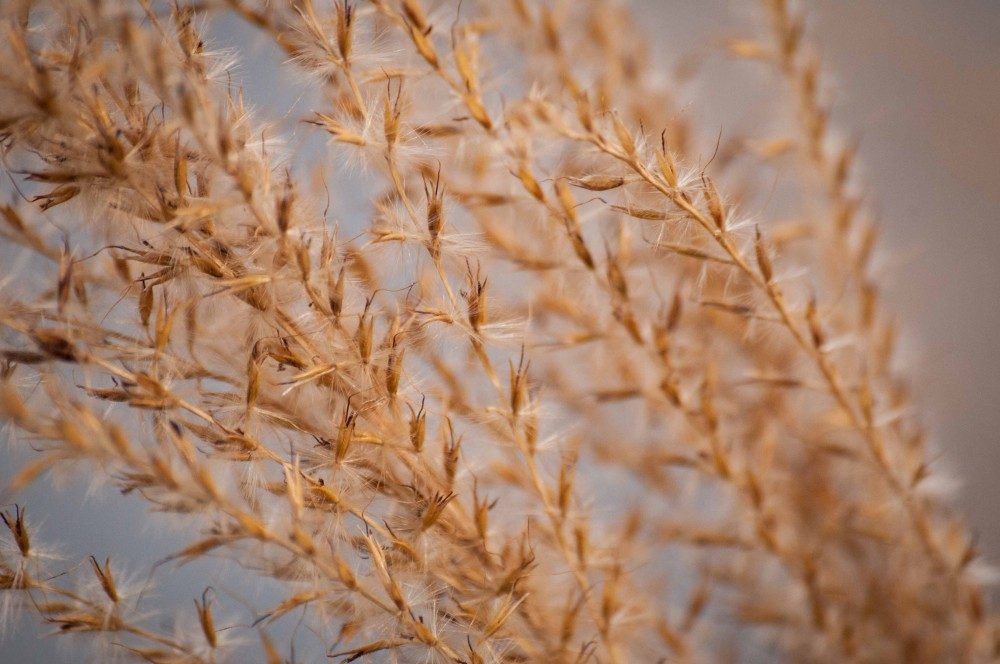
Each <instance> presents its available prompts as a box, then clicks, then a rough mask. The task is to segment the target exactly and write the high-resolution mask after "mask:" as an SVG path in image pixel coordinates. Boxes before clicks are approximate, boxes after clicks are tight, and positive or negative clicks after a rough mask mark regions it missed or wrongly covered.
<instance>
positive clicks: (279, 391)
mask: <svg viewBox="0 0 1000 664" xmlns="http://www.w3.org/2000/svg"><path fill="white" fill-rule="evenodd" d="M766 6H767V10H768V12H769V16H770V18H771V26H770V27H771V31H770V33H769V34H770V37H767V38H761V39H759V40H758V39H735V40H733V41H731V42H729V44H728V46H729V50H730V51H731V52H732V53H733V54H735V55H736V56H737V57H739V58H744V59H753V60H761V61H763V62H764V63H769V64H770V65H772V66H773V68H774V71H775V73H776V74H778V75H779V76H777V77H776V82H775V83H774V85H775V88H776V90H780V89H782V88H783V87H784V86H782V84H781V83H780V80H782V79H783V80H785V81H787V83H788V87H791V89H792V91H793V93H794V94H793V96H792V98H793V99H794V100H796V101H795V104H796V108H797V111H798V115H799V117H800V119H801V122H800V125H801V130H800V131H798V132H792V133H793V135H792V136H778V137H768V136H763V137H755V138H753V139H746V140H741V141H737V142H736V143H735V144H729V145H727V147H726V148H725V149H723V150H721V151H720V154H719V159H718V160H717V161H715V162H714V163H712V164H711V165H703V166H699V165H696V163H697V158H696V156H695V155H693V154H692V149H691V146H690V138H689V137H690V135H691V134H692V128H691V127H689V126H688V124H687V123H688V122H690V121H691V118H688V117H684V116H682V115H680V114H678V113H676V109H675V108H674V106H673V102H672V99H671V96H670V94H669V93H668V91H666V90H664V89H662V88H659V87H658V86H657V85H656V84H655V83H654V82H653V81H654V77H652V76H650V75H649V72H650V71H651V70H652V67H653V65H652V63H651V62H650V61H649V60H648V58H647V56H646V54H645V50H644V47H643V46H642V43H641V39H639V38H638V37H637V30H636V28H635V26H634V25H633V24H632V23H631V22H630V20H629V17H628V16H627V14H626V13H624V12H623V10H622V9H621V8H620V7H619V6H618V5H617V3H614V2H607V1H603V0H584V1H581V2H559V1H557V2H552V3H534V2H527V1H526V0H497V1H496V2H494V1H491V0H490V1H488V0H480V1H479V2H471V1H469V0H467V1H466V2H465V3H464V4H462V5H459V3H457V2H450V1H449V2H438V3H431V2H429V1H427V0H367V1H363V0H357V1H356V2H351V1H349V0H339V1H337V2H319V1H318V0H315V1H314V0H297V1H294V2H293V1H286V0H281V1H278V2H274V1H270V2H268V1H257V0H227V1H223V0H219V1H217V2H215V1H213V2H207V3H194V4H190V5H187V4H182V3H178V4H177V5H170V6H168V5H167V4H166V3H162V4H161V3H154V2H145V1H143V0H136V1H135V2H110V1H107V0H106V1H103V2H100V1H92V0H86V1H85V0H71V1H69V2H66V1H59V2H56V1H51V2H47V1H44V0H11V1H10V2H6V3H4V5H3V10H2V16H0V20H2V23H0V27H2V30H3V34H4V39H3V46H2V47H0V140H2V145H3V152H4V168H5V172H6V173H7V174H8V175H9V176H10V177H11V181H12V182H14V183H15V186H16V188H17V191H18V193H19V194H20V200H18V202H12V203H10V204H6V205H4V206H3V208H2V213H3V223H4V225H3V229H2V231H0V232H2V243H3V244H2V250H3V254H2V255H3V256H4V260H5V261H6V262H7V265H8V266H10V267H5V273H6V274H5V275H4V277H5V282H4V286H3V289H2V290H0V340H2V348H0V354H2V357H3V365H2V376H3V380H2V384H0V413H2V417H3V418H4V420H5V421H7V422H9V423H10V425H11V426H12V428H13V429H14V430H15V431H16V432H17V433H16V434H15V435H14V436H13V437H12V445H13V446H14V447H27V446H28V445H29V444H30V445H31V448H32V449H33V450H35V451H34V452H33V453H32V456H31V457H29V459H30V460H29V461H28V462H27V463H25V464H24V465H23V467H22V468H21V469H20V470H19V472H18V473H17V475H16V476H15V477H14V479H13V482H12V486H11V487H10V489H11V490H12V491H18V490H20V489H22V488H24V487H25V486H26V485H28V484H30V483H32V482H35V481H38V478H39V476H40V475H42V474H44V473H47V472H50V471H52V472H58V471H60V470H61V471H62V472H68V473H70V474H82V473H88V474H93V475H95V476H97V477H101V478H104V479H105V480H106V481H107V482H110V483H112V484H114V485H115V486H116V487H117V488H119V489H120V490H121V491H122V492H125V493H136V494H139V495H141V496H142V498H143V499H144V500H145V501H148V503H149V504H150V506H151V507H153V508H154V509H156V510H159V511H166V512H172V513H177V514H182V515H188V516H189V517H190V518H191V521H192V522H194V523H196V524H197V525H198V527H199V528H200V533H201V534H200V536H199V537H198V538H197V539H195V540H194V541H191V542H185V543H184V544H183V545H182V546H181V548H180V549H179V550H178V551H176V552H175V553H174V554H173V555H171V556H170V558H169V559H168V560H166V561H160V563H166V568H167V569H166V570H161V571H160V572H159V582H160V583H169V574H170V569H171V568H172V567H173V566H176V565H178V564H181V563H185V562H188V561H191V560H195V559H199V558H202V557H206V556H217V557H220V556H221V557H224V558H229V559H231V560H233V562H234V564H236V563H237V562H238V563H239V564H240V565H242V566H243V567H244V571H243V573H244V574H246V575H252V576H254V577H255V578H261V579H264V578H269V579H273V580H275V581H276V582H277V584H278V587H280V588H281V589H282V595H281V597H280V598H279V599H277V600H276V602H275V604H274V605H272V606H270V607H261V611H260V614H259V615H260V617H259V618H258V620H257V621H256V622H254V623H253V624H252V625H245V626H244V627H242V628H235V630H234V631H236V632H238V631H239V630H240V629H242V630H243V632H245V633H247V632H252V631H254V630H256V631H259V632H260V636H259V638H258V637H257V636H254V638H253V639H252V640H248V639H243V641H244V642H243V643H240V636H236V637H232V636H231V635H230V634H229V632H228V631H222V630H221V625H222V623H221V622H220V620H219V619H218V617H217V613H218V612H219V611H220V610H222V609H220V607H221V606H223V605H224V603H225V599H224V598H223V597H221V596H219V595H218V594H217V593H215V592H214V591H212V590H211V589H206V590H205V592H204V594H202V595H201V596H200V597H198V598H197V599H196V600H195V602H194V608H193V613H192V607H191V606H190V604H188V605H187V606H186V607H178V610H179V611H181V612H186V613H187V614H189V616H190V618H191V619H192V622H191V623H190V624H192V625H196V626H197V627H196V628H195V629H194V630H193V631H192V630H188V631H186V632H185V631H174V630H170V629H168V630H165V631H164V630H162V629H161V628H162V625H163V623H162V621H158V620H156V619H153V617H150V616H143V615H140V614H138V613H137V612H135V611H133V610H131V609H130V605H129V602H132V601H134V600H133V599H129V598H127V597H126V595H125V594H124V593H123V592H122V590H121V588H120V582H119V577H120V573H119V563H118V562H116V560H115V559H114V558H112V559H111V560H105V561H104V562H103V563H102V562H100V561H99V560H98V559H97V558H95V557H91V558H90V559H89V563H88V564H87V565H84V566H79V567H78V568H76V570H75V571H74V574H76V575H84V574H92V575H93V578H94V580H96V583H94V584H91V585H90V586H84V587H85V590H79V589H78V588H77V586H74V585H72V584H71V583H70V582H69V581H66V579H64V578H60V577H54V576H53V574H54V572H55V571H57V570H54V569H53V568H52V563H51V562H49V561H46V560H45V559H44V558H43V557H41V556H39V555H38V553H37V549H36V548H35V547H34V542H33V540H32V539H31V536H30V532H31V523H30V520H26V519H25V512H24V511H23V510H22V509H21V508H14V509H13V510H8V511H7V512H5V513H4V515H3V521H4V523H5V524H6V527H7V529H8V530H9V531H10V537H9V538H8V539H9V542H10V544H11V545H10V546H7V547H5V548H4V549H3V550H2V556H3V557H2V558H0V585H2V587H3V588H4V592H5V593H17V594H18V595H19V596H20V597H22V599H25V600H26V601H24V602H22V603H21V604H19V606H23V607H24V608H25V610H29V609H30V610H35V611H37V613H38V614H39V615H40V617H41V618H42V619H43V620H44V621H46V622H47V623H50V624H52V625H54V626H55V627H57V628H58V629H59V630H60V631H63V632H88V633H92V634H94V636H95V639H101V638H104V639H107V640H108V642H109V643H112V644H114V647H115V650H116V651H118V652H120V653H122V654H124V655H127V656H131V657H135V658H137V659H139V660H146V661H152V662H212V661H223V660H227V661H266V662H281V661H285V658H288V657H291V656H292V655H291V654H290V653H292V652H293V650H292V649H291V648H290V645H291V643H282V642H280V641H279V640H278V639H276V638H272V636H269V631H271V630H272V628H274V626H275V625H277V624H278V623H279V621H282V620H289V621H290V620H291V618H286V616H291V615H293V614H294V616H298V617H299V619H300V620H302V621H305V622H306V623H308V625H309V629H310V630H311V631H312V633H313V634H314V635H316V636H317V637H318V638H319V639H320V640H321V641H322V642H323V644H324V647H325V648H328V651H327V654H329V655H331V656H333V657H336V658H340V659H343V660H345V661H351V660H357V659H372V660H373V661H382V660H385V661H442V662H444V661H449V662H469V663H478V662H507V661H509V662H538V661H552V662H577V661H602V662H605V661H606V662H641V661H661V660H664V659H665V660H668V661H716V660H718V659H723V658H725V657H727V656H729V657H733V658H739V657H740V656H745V655H746V653H748V652H753V651H754V649H757V651H763V652H769V653H772V654H773V655H774V656H778V653H784V655H785V656H787V657H789V658H792V659H797V660H805V661H837V662H840V661H871V662H874V661H908V662H915V661H981V660H986V659H989V658H991V657H992V656H994V655H995V654H996V651H997V647H998V643H1000V642H998V638H997V632H996V624H995V621H994V620H993V618H992V617H991V615H990V614H989V613H988V611H987V609H986V608H985V607H984V600H983V596H982V595H983V591H982V589H981V588H980V585H979V582H978V580H977V577H976V576H975V574H974V568H973V563H974V561H975V559H976V552H975V550H974V547H973V543H972V542H971V541H970V538H969V536H968V534H967V533H966V531H965V529H964V528H963V527H962V526H961V525H960V523H959V522H958V521H957V520H956V518H955V517H954V516H953V515H952V514H950V513H949V511H948V510H947V508H946V506H944V505H942V504H941V502H940V500H939V499H937V498H935V497H934V496H933V494H932V493H931V492H929V491H926V490H925V489H924V487H925V484H926V480H927V477H928V474H929V469H928V454H927V452H926V450H925V448H924V434H923V432H922V430H921V428H920V425H919V422H917V421H916V418H915V416H914V414H913V413H912V412H911V409H910V408H909V407H908V404H909V401H908V396H907V390H906V387H905V385H904V384H903V383H902V382H901V380H900V379H899V377H898V376H897V375H895V374H894V373H893V367H892V362H891V357H892V345H893V329H892V322H891V319H890V318H889V317H888V316H887V314H886V313H885V312H884V310H883V308H882V304H881V300H880V298H879V291H878V285H877V283H876V282H875V281H874V280H873V278H872V276H871V269H870V267H871V266H870V263H871V256H872V250H873V246H874V237H875V232H874V227H873V226H872V224H871V221H870V219H868V217H867V216H866V214H865V212H864V209H863V206H862V205H861V202H860V199H859V196H858V194H857V193H856V192H857V186H856V183H854V181H853V180H854V177H853V174H852V166H853V158H854V149H853V146H843V145H838V144H837V142H836V141H834V140H833V139H832V138H831V137H830V136H829V135H828V130H827V119H828V111H827V109H826V108H825V107H824V105H823V102H822V96H821V94H820V92H819V88H818V78H819V75H818V71H817V66H816V64H815V62H814V61H813V60H812V58H811V57H810V55H809V51H808V49H807V48H806V47H805V45H804V44H803V42H802V35H803V30H802V22H801V19H800V17H798V16H797V15H795V14H794V13H792V12H791V11H790V10H789V9H788V8H787V7H786V6H785V5H784V3H783V2H781V1H780V0H775V1H772V2H768V3H766ZM209 18H212V19H214V20H219V19H220V18H227V20H239V21H244V22H247V23H248V24H250V25H252V26H254V28H255V29H257V30H258V31H259V32H260V33H261V34H262V35H263V36H264V37H265V38H266V39H267V40H269V41H270V42H272V43H273V44H274V45H275V46H276V47H278V48H279V49H280V50H281V51H282V52H283V53H284V54H285V55H286V56H287V62H286V63H285V64H284V67H285V68H286V69H287V70H289V71H294V72H296V75H297V76H299V77H300V78H299V79H297V80H298V81H299V82H300V83H301V85H302V87H303V88H304V89H309V90H313V91H318V92H316V94H315V99H316V104H317V106H316V107H314V108H309V109H308V112H306V113H302V114H301V118H299V119H300V122H299V123H298V128H297V130H296V131H304V132H309V135H310V136H311V137H312V138H311V139H310V140H312V141H314V142H322V141H326V143H327V150H328V152H329V154H332V155H333V157H332V159H333V160H334V162H335V163H336V164H338V165H339V169H338V170H337V172H335V173H333V174H327V173H326V172H324V171H323V170H322V169H320V168H319V167H317V168H316V170H315V171H313V172H310V171H309V170H307V168H308V166H309V164H303V163H299V162H298V161H296V160H295V159H291V158H290V159H289V160H288V161H286V162H283V161H282V160H281V159H279V158H278V157H276V156H275V155H276V154H279V151H278V150H277V148H275V147H274V146H273V145H272V144H271V142H270V141H269V140H267V138H266V134H267V131H266V128H264V127H262V126H259V125H258V124H257V123H256V122H255V121H254V120H253V119H252V118H251V116H250V114H249V113H248V111H247V109H246V108H245V103H244V100H243V96H242V93H241V92H240V91H239V90H238V89H237V88H235V87H234V84H233V81H232V79H231V77H230V76H229V75H228V73H227V71H226V70H225V69H224V62H225V61H224V59H223V56H222V55H221V54H218V53H212V52H210V51H209V50H208V46H206V43H208V44H209V45H210V40H209V41H208V42H206V38H205V37H203V36H202V34H201V30H202V29H203V28H204V27H205V26H206V24H207V23H206V22H207V21H208V20H209ZM776 96H780V93H779V94H778V95H776ZM270 103H272V104H274V105H276V106H280V105H281V104H283V103H284V101H283V100H271V102H270ZM291 104H292V102H291V100H289V101H288V106H289V110H290V108H291ZM281 110H282V111H284V110H285V109H281ZM681 118H683V119H681ZM781 159H787V160H798V162H797V163H799V165H800V167H799V169H798V172H797V176H796V179H795V180H794V181H793V182H792V183H791V185H790V187H791V189H793V190H794V191H796V192H798V197H799V199H800V200H801V201H802V203H801V205H798V206H797V207H796V208H795V209H794V210H793V211H792V213H791V214H789V216H788V217H783V218H781V219H768V218H756V219H750V218H748V217H747V216H745V215H744V214H743V213H742V212H741V211H740V206H739V203H740V202H741V201H743V200H751V199H752V195H753V192H752V191H751V192H749V193H747V192H745V191H744V190H745V189H746V188H747V187H750V188H752V186H753V181H752V180H748V181H747V182H746V183H744V182H742V181H741V178H740V176H739V171H738V169H735V168H732V164H734V163H735V162H736V161H738V160H744V161H747V160H748V161H749V162H750V163H751V164H753V168H760V169H762V168H767V165H768V163H770V162H772V161H774V160H781ZM331 184H332V186H333V192H332V193H331V191H330V187H331ZM744 184H746V186H743V185H744ZM348 190H352V193H350V194H349V193H347V192H348ZM352 196H353V200H354V202H352ZM359 197H360V198H361V199H363V203H360V204H359V203H357V202H356V199H358V198H359ZM15 265H16V267H14V266H15ZM800 268H805V270H802V271H800ZM803 274H804V276H803ZM148 562H155V561H148ZM159 566H160V565H158V567H159ZM205 585H208V583H206V584H205ZM27 600H30V601H27ZM194 619H196V622H194V621H193V620H194ZM289 638H292V637H289ZM247 641H252V643H251V645H249V646H248V645H247ZM258 642H259V646H258V645H257V644H258Z"/></svg>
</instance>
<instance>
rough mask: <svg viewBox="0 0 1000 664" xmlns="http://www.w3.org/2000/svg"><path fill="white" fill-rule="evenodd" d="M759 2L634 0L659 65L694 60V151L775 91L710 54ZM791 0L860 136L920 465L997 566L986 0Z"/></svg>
mask: <svg viewBox="0 0 1000 664" xmlns="http://www.w3.org/2000/svg"><path fill="white" fill-rule="evenodd" d="M760 4H761V3H758V2H735V1H733V0H702V1H701V2H698V3H686V2H670V1H668V0H634V1H633V3H632V5H633V7H634V10H635V12H636V14H637V16H638V18H639V19H640V21H639V25H640V26H642V28H643V29H644V30H645V31H646V32H647V35H648V37H649V39H650V44H651V46H652V48H653V49H654V52H655V53H656V55H657V59H658V60H659V61H660V62H663V63H665V64H668V66H672V65H674V64H676V63H678V62H679V58H681V57H683V56H684V54H694V55H695V56H696V59H697V61H699V62H700V64H699V65H698V66H699V70H698V72H697V74H696V76H695V78H696V79H697V87H696V88H695V89H693V90H687V91H685V92H684V93H683V94H682V98H681V100H680V101H682V102H686V104H687V110H686V112H688V113H690V114H692V116H693V117H695V118H698V124H699V125H700V126H699V129H700V130H701V131H702V133H705V134H707V136H702V137H701V138H702V140H701V145H705V139H706V138H707V139H708V150H711V146H712V145H714V144H715V141H716V138H717V137H718V136H719V135H720V133H721V135H722V137H723V140H725V138H727V137H729V136H730V135H732V134H733V133H738V132H740V130H741V128H742V126H741V125H744V123H745V126H746V127H747V129H748V131H749V129H750V128H755V129H756V128H758V127H760V126H761V125H762V124H763V123H766V120H765V121H764V122H762V119H761V118H760V116H759V115H757V116H756V117H754V112H755V110H754V109H755V107H754V104H753V103H752V100H754V99H755V98H756V99H758V100H759V99H760V98H761V96H762V95H763V96H765V97H766V96H767V95H771V96H774V95H786V94H787V90H786V89H774V86H773V80H774V79H773V78H771V77H768V76H765V75H764V72H763V67H759V66H758V67H754V66H753V65H736V66H734V64H733V62H732V61H727V60H726V59H725V58H724V57H720V56H719V55H718V53H719V51H720V47H719V44H720V43H722V42H723V41H724V40H725V39H726V38H729V37H734V36H740V37H746V36H753V35H754V34H761V33H760V30H759V27H760V26H761V25H762V24H763V25H766V23H763V21H764V20H765V17H764V15H763V12H762V11H760ZM794 4H795V3H793V5H794ZM797 4H799V5H802V6H803V7H804V9H805V10H806V16H807V23H806V30H807V40H808V41H810V42H812V45H813V46H815V47H816V50H817V51H818V53H819V55H820V57H821V69H822V79H821V80H822V82H821V89H823V90H824V91H825V93H826V95H827V96H828V98H830V99H831V100H832V102H833V117H832V124H833V125H834V130H835V131H836V130H838V129H839V130H841V132H842V134H843V135H844V136H845V137H847V138H852V137H857V138H859V139H860V150H859V153H860V164H859V165H860V175H861V178H860V179H861V180H862V181H864V183H865V184H866V185H867V192H868V197H869V200H870V201H871V202H872V203H873V204H874V205H875V208H876V210H877V211H878V212H879V219H880V223H881V228H882V235H881V242H880V245H879V247H880V252H881V254H882V258H881V260H880V264H881V265H882V267H883V269H882V270H881V272H880V273H879V277H880V283H881V284H882V286H883V287H884V288H886V289H887V295H888V298H889V307H890V308H891V309H894V310H895V312H896V313H897V314H898V326H899V331H900V334H901V337H902V338H901V341H902V345H901V347H900V355H899V360H900V365H901V369H902V372H903V373H904V375H905V376H906V377H907V378H908V379H909V381H910V384H911V386H912V388H913V393H914V397H915V398H916V403H917V405H918V407H919V408H921V410H922V413H921V417H922V419H923V420H924V422H925V423H926V424H927V425H928V426H929V428H930V430H931V443H932V453H933V454H934V455H935V456H934V458H933V459H932V460H931V461H932V470H933V471H934V472H936V473H938V474H939V476H940V477H942V478H944V477H947V478H948V479H949V480H950V481H951V482H953V483H954V485H955V486H954V489H955V491H956V493H955V499H956V502H957V506H958V509H959V510H960V511H961V512H963V513H964V514H965V515H966V516H967V518H968V521H969V525H970V526H971V528H972V529H973V530H974V531H975V532H976V533H977V535H978V539H979V545H980V548H981V550H982V552H983V553H984V554H985V556H986V558H987V560H988V561H989V562H992V563H994V564H995V565H1000V524H998V517H1000V2H997V1H996V0H952V1H951V2H945V3H942V2H936V1H934V0H907V1H903V0H892V1H888V2H887V1H885V0H852V1H851V2H844V1H843V0H809V1H808V2H803V3H797ZM755 30H756V33H755V32H754V31H755ZM706 39H707V40H709V41H708V42H706ZM712 54H715V55H712ZM762 86H765V89H761V87H762ZM747 100H751V101H750V102H749V103H747ZM783 101H785V100H778V101H775V100H772V101H771V102H770V103H769V106H772V107H773V106H774V105H776V104H777V105H780V103H782V102H783ZM741 119H742V122H741V121H740V120H741ZM713 121H714V124H713ZM994 596H997V593H996V592H994Z"/></svg>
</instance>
